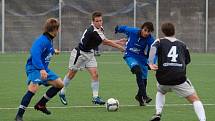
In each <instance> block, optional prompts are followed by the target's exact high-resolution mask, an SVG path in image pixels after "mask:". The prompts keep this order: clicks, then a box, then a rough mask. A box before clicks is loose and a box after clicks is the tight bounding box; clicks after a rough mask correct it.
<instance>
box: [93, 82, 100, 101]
mask: <svg viewBox="0 0 215 121" xmlns="http://www.w3.org/2000/svg"><path fill="white" fill-rule="evenodd" d="M91 88H92V91H93V97H98V96H99V81H97V80H92V82H91Z"/></svg>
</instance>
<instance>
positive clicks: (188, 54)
mask: <svg viewBox="0 0 215 121" xmlns="http://www.w3.org/2000/svg"><path fill="white" fill-rule="evenodd" d="M190 61H191V59H190V53H189V50H188V48H187V47H186V49H185V64H186V65H187V64H189V63H190Z"/></svg>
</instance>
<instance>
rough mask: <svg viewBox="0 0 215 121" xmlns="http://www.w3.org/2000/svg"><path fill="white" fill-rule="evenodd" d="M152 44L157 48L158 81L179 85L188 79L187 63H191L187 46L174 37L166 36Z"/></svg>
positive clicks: (163, 83) (164, 83)
mask: <svg viewBox="0 0 215 121" xmlns="http://www.w3.org/2000/svg"><path fill="white" fill-rule="evenodd" d="M152 46H154V47H156V48H157V57H158V70H157V72H156V78H157V81H158V82H159V83H160V84H162V85H178V84H181V83H183V82H185V81H186V79H187V78H186V65H187V64H188V63H190V54H189V51H188V48H187V46H186V45H185V44H184V43H183V42H182V41H180V40H177V39H176V38H174V37H165V38H161V39H159V41H156V42H155V43H154V44H153V45H152Z"/></svg>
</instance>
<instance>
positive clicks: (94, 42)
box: [78, 25, 105, 52]
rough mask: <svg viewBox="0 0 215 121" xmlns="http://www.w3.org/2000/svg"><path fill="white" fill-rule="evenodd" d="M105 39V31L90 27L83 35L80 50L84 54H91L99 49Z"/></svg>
mask: <svg viewBox="0 0 215 121" xmlns="http://www.w3.org/2000/svg"><path fill="white" fill-rule="evenodd" d="M104 39H105V36H104V31H103V29H97V28H96V27H94V26H93V25H90V27H89V28H88V29H86V30H85V31H84V33H83V35H82V38H81V41H80V43H79V45H78V48H79V49H80V50H82V51H84V52H91V50H92V49H94V48H96V47H98V46H99V45H100V44H101V43H102V41H103V40H104Z"/></svg>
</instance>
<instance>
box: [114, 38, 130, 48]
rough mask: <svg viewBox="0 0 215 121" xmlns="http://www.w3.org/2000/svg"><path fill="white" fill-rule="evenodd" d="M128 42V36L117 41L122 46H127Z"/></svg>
mask: <svg viewBox="0 0 215 121" xmlns="http://www.w3.org/2000/svg"><path fill="white" fill-rule="evenodd" d="M126 42H127V39H126V38H122V39H119V40H116V41H115V43H116V44H119V45H121V46H125V44H126Z"/></svg>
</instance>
